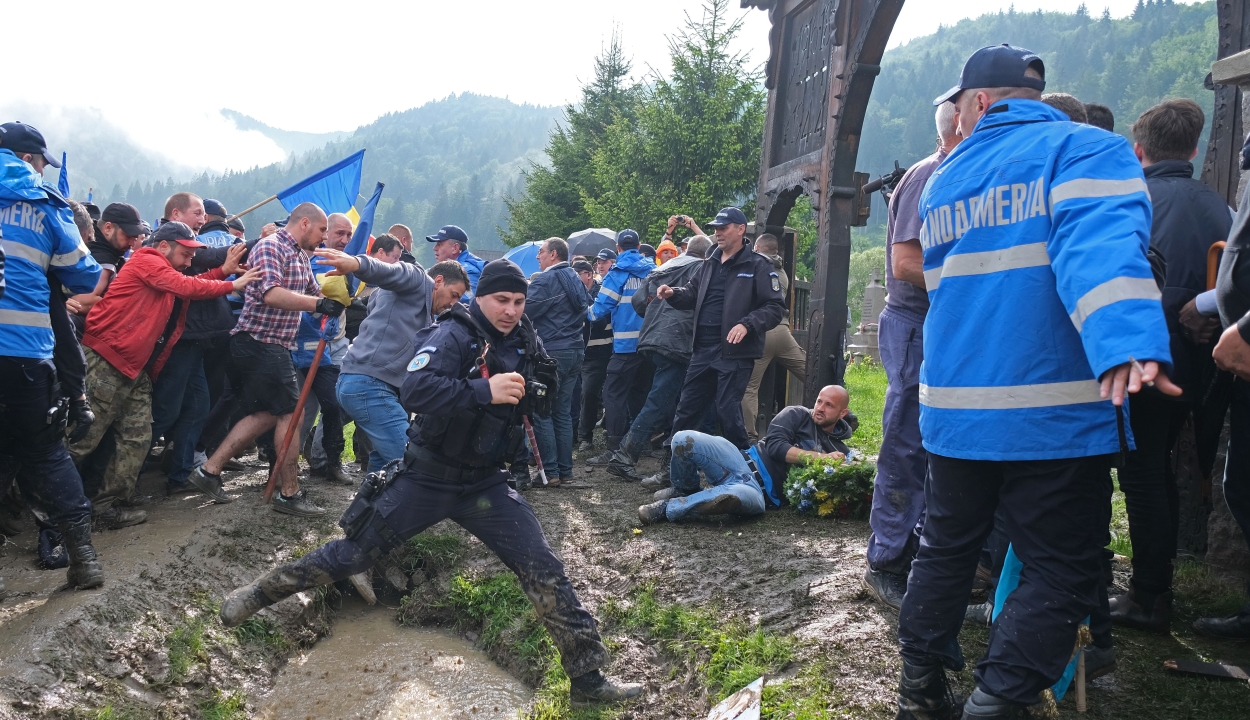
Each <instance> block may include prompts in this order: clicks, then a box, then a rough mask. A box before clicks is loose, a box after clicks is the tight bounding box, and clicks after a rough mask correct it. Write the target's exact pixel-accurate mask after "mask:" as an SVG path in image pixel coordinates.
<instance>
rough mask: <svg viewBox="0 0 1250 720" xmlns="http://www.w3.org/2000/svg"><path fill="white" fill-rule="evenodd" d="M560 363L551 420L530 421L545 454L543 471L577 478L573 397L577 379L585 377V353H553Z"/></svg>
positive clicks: (539, 450) (579, 351) (539, 446)
mask: <svg viewBox="0 0 1250 720" xmlns="http://www.w3.org/2000/svg"><path fill="white" fill-rule="evenodd" d="M547 354H548V355H550V356H551V359H552V360H555V361H556V375H557V376H558V377H559V378H560V380H559V387H558V388H557V390H556V397H555V402H554V403H552V408H551V417H545V418H542V417H533V418H530V419H531V420H532V421H533V424H534V435H535V436H537V438H538V452H539V453H541V454H542V458H543V469H544V470H546V471H547V473H548V474H550V473H551V471H552V470H556V471H558V472H559V477H561V478H571V477H573V395H574V394H575V392H576V390H577V378H579V377H581V374H582V358H583V357H584V354H583V352H582V351H581V350H552V351H550V352H548V353H547Z"/></svg>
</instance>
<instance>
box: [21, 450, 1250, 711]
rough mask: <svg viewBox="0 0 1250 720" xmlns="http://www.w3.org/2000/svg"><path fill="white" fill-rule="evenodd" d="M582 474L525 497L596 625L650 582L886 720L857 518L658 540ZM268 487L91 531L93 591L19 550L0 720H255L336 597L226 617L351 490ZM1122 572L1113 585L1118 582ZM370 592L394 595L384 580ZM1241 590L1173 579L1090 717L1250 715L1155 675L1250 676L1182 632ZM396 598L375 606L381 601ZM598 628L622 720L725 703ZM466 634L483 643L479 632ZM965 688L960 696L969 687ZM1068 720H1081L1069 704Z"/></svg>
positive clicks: (1242, 702)
mask: <svg viewBox="0 0 1250 720" xmlns="http://www.w3.org/2000/svg"><path fill="white" fill-rule="evenodd" d="M641 467H642V469H643V470H644V471H647V472H650V471H654V469H655V467H656V461H655V460H652V459H644V460H643V461H642V465H641ZM576 475H577V480H578V481H579V482H580V483H584V484H585V485H588V486H589V487H587V488H584V489H551V490H546V489H541V490H533V491H530V492H529V493H527V497H528V499H529V500H530V502H531V504H533V506H534V507H535V508H536V510H537V512H538V515H539V518H540V520H541V521H542V523H543V526H544V528H545V529H546V531H547V535H548V537H549V539H550V541H551V544H552V546H553V547H554V548H555V549H556V551H557V552H558V553H559V554H560V555H561V556H562V557H563V559H564V561H565V564H566V566H567V568H568V572H569V575H570V577H571V578H572V580H573V584H574V586H575V587H576V589H577V591H578V593H579V594H580V596H581V597H582V599H583V601H584V602H585V603H586V605H587V606H588V607H589V608H590V609H591V610H592V612H596V613H597V614H599V615H602V614H603V609H604V608H605V606H606V605H607V604H608V603H609V602H610V601H616V602H618V603H619V602H621V601H622V600H626V601H627V599H628V598H629V597H631V596H632V595H633V594H634V593H636V592H637V590H638V588H640V587H644V586H652V587H654V588H655V594H656V596H657V597H658V598H659V599H661V600H662V601H664V602H667V603H680V604H683V605H686V606H689V607H692V608H716V609H717V611H718V612H719V613H721V614H722V615H723V616H724V618H725V619H726V621H730V620H737V621H743V622H746V623H751V624H754V623H758V625H759V626H760V627H762V628H763V629H764V630H765V631H766V632H767V633H771V634H776V635H787V636H792V637H794V638H797V639H798V641H799V643H798V652H797V656H796V660H795V661H794V662H793V663H792V664H791V665H790V666H789V667H785V668H780V669H779V671H780V673H781V674H782V675H783V676H790V677H793V676H795V675H796V674H798V673H800V672H801V670H802V668H803V667H806V666H809V665H810V664H811V663H821V664H822V665H823V667H825V668H827V670H826V672H827V674H828V676H829V677H830V680H831V682H830V684H829V686H830V690H829V691H828V692H827V697H825V698H824V699H823V702H822V704H823V706H824V716H826V717H844V718H886V717H892V716H893V711H892V710H891V705H892V703H893V695H894V686H895V683H896V681H897V673H898V669H899V661H898V655H897V651H896V643H895V623H896V618H895V616H894V615H893V614H892V613H890V612H888V611H887V610H885V609H883V608H882V607H880V606H878V605H876V604H875V603H873V602H872V601H871V600H870V599H869V598H868V596H867V594H866V593H865V592H864V591H863V590H861V588H860V580H859V578H860V575H861V574H862V573H863V569H864V561H863V556H864V550H865V543H866V538H867V534H868V532H867V524H866V523H865V522H848V521H832V520H818V519H815V518H809V517H804V516H799V515H797V514H795V513H792V512H789V511H781V512H770V513H768V514H767V515H766V516H765V517H763V518H762V519H757V520H750V521H744V522H727V523H695V524H686V525H680V526H674V525H668V524H664V525H658V526H652V527H647V528H642V532H641V533H640V534H639V533H636V532H635V529H636V528H638V522H637V515H636V510H637V507H638V505H640V504H642V503H644V502H647V501H648V500H649V494H648V493H647V492H646V491H644V490H643V489H642V488H640V487H638V486H634V485H628V484H625V483H622V482H620V481H618V480H616V479H614V478H611V477H610V476H608V475H607V474H606V473H604V472H602V471H594V472H591V471H589V470H586V469H584V466H582V465H581V464H580V463H579V467H578V469H577V471H576ZM263 478H264V475H263V472H262V471H260V470H259V469H258V470H255V471H253V472H252V473H250V474H246V473H244V474H234V475H233V476H229V475H228V476H227V480H228V482H227V490H228V491H229V492H230V493H231V494H232V495H233V496H235V497H236V498H237V500H236V502H234V503H232V504H230V505H209V504H205V503H203V502H201V500H200V498H199V496H182V497H175V498H164V497H159V498H157V499H156V500H155V501H154V502H153V503H152V504H150V505H147V506H145V507H146V509H147V510H148V511H149V514H150V518H151V519H150V520H149V521H148V523H147V524H145V525H140V526H137V527H132V528H126V529H124V530H119V531H112V532H103V533H99V534H98V535H97V548H98V549H99V552H100V555H101V557H102V559H103V561H104V562H105V568H106V572H107V582H106V584H105V586H104V588H102V589H100V590H95V591H88V592H72V591H68V590H65V589H64V588H63V587H62V586H63V584H64V571H63V570H57V571H46V570H41V569H38V568H37V567H36V565H35V560H34V555H33V548H34V542H35V536H34V532H33V525H32V526H29V529H28V530H27V531H26V532H23V533H22V534H20V535H18V536H16V537H15V538H12V539H10V540H9V541H8V543H7V544H6V546H5V547H4V555H3V558H2V559H0V565H2V568H3V569H2V575H3V577H4V579H5V582H6V584H7V586H8V589H9V591H10V595H9V596H8V597H7V598H6V599H5V600H4V601H3V602H2V603H0V718H9V717H32V718H43V717H58V718H60V717H63V718H121V717H135V718H143V717H162V718H201V717H212V718H224V717H253V716H255V715H256V713H257V709H258V708H259V707H260V706H261V704H262V703H263V700H264V698H265V697H266V695H267V694H268V693H269V692H270V691H271V690H272V688H273V683H274V678H275V676H276V674H277V672H278V670H279V669H280V668H281V667H282V666H283V665H284V664H285V663H286V662H287V661H288V658H291V657H298V656H299V654H300V653H301V652H302V650H303V649H306V648H307V647H308V646H309V645H310V644H311V643H313V642H315V641H316V640H317V638H319V637H321V636H323V635H324V634H326V633H327V632H330V631H332V627H333V621H334V617H335V608H336V607H337V604H338V602H339V597H338V596H339V593H338V591H337V590H330V591H328V592H321V593H317V594H309V595H305V596H301V597H298V598H295V599H291V600H288V601H285V602H283V603H280V604H279V605H277V606H275V608H273V609H270V610H268V611H265V612H264V613H262V614H261V615H260V616H258V617H261V618H262V620H261V621H259V622H258V623H256V624H254V625H253V626H251V631H252V632H250V633H248V634H246V635H244V634H240V633H231V632H227V631H225V630H224V629H223V628H221V626H220V625H219V624H218V623H217V622H216V620H215V611H216V607H217V604H218V603H219V602H220V600H221V598H222V597H223V596H224V594H225V593H226V592H228V591H229V590H230V589H232V588H233V587H235V586H237V585H239V584H242V583H243V582H246V581H249V580H251V579H252V578H254V577H255V576H256V575H258V574H259V573H260V572H262V571H263V570H265V569H267V568H268V567H271V566H272V565H274V564H275V563H277V562H281V561H283V560H285V559H288V558H289V557H291V556H292V554H300V553H302V552H306V551H307V550H309V549H311V548H312V547H315V546H316V545H317V544H319V543H320V542H322V541H324V540H325V539H328V538H331V537H334V536H336V534H337V533H338V528H337V527H336V526H335V521H336V520H337V517H338V514H339V513H340V512H341V510H342V509H343V508H344V507H345V506H346V503H347V501H348V499H349V497H350V494H351V489H350V488H347V487H341V486H330V485H328V484H326V483H325V482H324V481H320V480H308V481H307V482H306V487H308V488H309V491H310V495H311V497H312V499H313V500H314V501H315V502H318V503H320V504H322V505H324V506H326V507H327V508H329V509H330V513H329V514H328V515H327V516H326V518H324V519H322V520H320V521H317V522H310V521H307V520H297V519H294V518H288V517H285V516H281V515H277V514H275V513H273V512H272V511H270V510H269V509H268V508H267V507H264V506H263V505H261V504H260V495H259V489H260V487H261V483H262V482H263ZM160 487H161V486H160V478H159V476H154V475H148V476H145V478H144V480H143V484H142V485H141V488H140V492H149V493H151V492H159V491H160ZM455 531H456V530H455V529H454V528H450V527H447V526H439V527H436V528H434V529H432V530H431V532H455ZM466 551H467V552H466V555H465V558H464V560H463V562H464V563H465V564H466V565H468V566H471V567H474V568H475V571H480V572H495V571H500V572H502V571H503V567H502V565H499V564H498V562H497V561H495V560H494V559H493V558H492V557H491V556H490V555H489V553H487V552H486V551H485V548H484V547H483V546H482V545H481V544H480V543H477V542H476V541H473V540H469V541H468V542H467V544H466ZM1126 570H1127V568H1124V567H1121V568H1120V569H1119V570H1118V572H1119V575H1118V577H1117V580H1118V581H1119V582H1120V583H1121V584H1123V583H1124V582H1125V581H1126V579H1127V575H1126ZM376 582H377V583H378V585H379V590H381V589H383V587H384V583H385V581H384V580H382V579H381V578H379V579H378V580H377V581H376ZM1232 587H1233V586H1232V585H1229V584H1227V583H1226V582H1225V581H1223V580H1220V579H1216V578H1212V577H1210V576H1209V575H1207V574H1206V573H1205V572H1201V571H1198V570H1196V569H1190V570H1187V571H1186V572H1183V573H1181V579H1180V580H1179V581H1178V609H1177V614H1178V618H1177V619H1176V621H1174V623H1173V626H1174V633H1173V635H1172V636H1169V637H1156V636H1149V635H1146V634H1143V633H1135V632H1131V631H1124V632H1117V643H1118V646H1119V648H1120V653H1121V654H1120V658H1121V669H1120V670H1119V671H1118V672H1117V673H1115V674H1114V675H1112V676H1109V677H1108V678H1104V679H1102V680H1099V681H1098V682H1097V683H1095V684H1094V685H1093V686H1092V687H1091V690H1090V697H1089V707H1090V712H1089V714H1088V715H1086V716H1088V717H1099V718H1117V717H1121V718H1122V717H1134V718H1141V719H1145V718H1245V717H1250V710H1248V709H1247V708H1250V687H1248V686H1246V685H1244V684H1236V683H1215V682H1209V681H1203V680H1189V679H1178V678H1173V677H1170V676H1166V675H1164V673H1163V672H1162V670H1161V663H1162V660H1163V659H1165V658H1167V657H1189V658H1198V659H1205V660H1213V659H1220V660H1225V661H1232V662H1241V663H1243V664H1250V645H1248V644H1241V645H1238V644H1221V643H1213V642H1210V641H1206V640H1203V639H1201V638H1198V637H1197V636H1195V635H1194V634H1193V633H1192V631H1190V630H1188V626H1189V623H1190V622H1191V621H1192V619H1193V617H1195V616H1196V615H1198V614H1200V613H1202V612H1209V611H1211V610H1212V609H1213V608H1215V609H1226V608H1228V607H1229V606H1230V604H1233V603H1235V602H1236V601H1237V600H1238V597H1237V595H1236V593H1235V592H1234V591H1232V590H1231V588H1232ZM344 592H348V593H350V591H346V590H345V591H344ZM396 600H397V595H394V596H388V595H387V594H386V593H383V597H382V602H383V604H397V603H396V602H395V601H396ZM245 627H248V626H245ZM396 627H397V632H402V630H401V629H399V628H398V625H397V626H396ZM603 629H604V633H605V636H606V638H607V640H608V643H609V646H610V647H612V648H613V650H614V660H613V664H612V666H611V668H610V669H609V671H610V673H611V674H613V675H616V676H618V677H621V678H623V679H626V680H630V681H637V682H644V683H646V685H647V688H648V692H647V695H646V697H645V698H644V699H643V700H641V701H639V702H636V703H633V704H631V705H629V706H627V707H624V708H622V709H621V711H620V714H619V717H622V718H649V719H650V718H660V719H663V718H674V719H676V718H694V717H704V716H706V714H707V711H708V708H709V707H710V704H711V703H712V702H713V701H714V700H715V699H716V698H715V697H709V691H708V690H707V689H706V688H704V687H702V686H701V685H700V683H699V682H698V678H697V673H693V672H691V669H690V668H689V667H685V666H683V665H681V664H680V663H676V662H674V660H673V658H671V657H670V656H668V655H667V654H666V653H665V652H664V651H663V650H661V649H659V644H658V643H656V642H655V641H654V639H653V638H650V637H648V636H647V634H646V633H645V632H644V631H635V632H627V631H625V630H624V629H623V628H621V627H618V626H616V625H614V624H613V623H612V622H606V623H604V626H603ZM461 631H462V632H463V633H464V634H465V636H466V637H468V638H470V639H473V640H475V639H476V634H475V633H473V632H472V631H471V629H466V628H463V627H462V628H461ZM985 638H986V633H985V631H984V630H976V629H970V630H967V631H965V633H964V635H963V638H962V639H963V642H964V649H965V654H966V655H967V656H968V658H969V659H970V660H974V659H975V658H977V657H978V656H979V655H980V653H981V652H982V651H983V649H984V642H985ZM528 679H531V680H532V678H528ZM327 682H333V677H331V678H329V679H328V680H327ZM959 682H960V683H961V684H962V685H963V687H964V688H965V689H967V688H968V687H969V686H970V684H971V674H970V672H967V671H966V672H965V673H963V675H962V676H961V677H960V678H959ZM765 712H766V716H770V713H769V712H768V708H765ZM1061 715H1062V716H1064V717H1077V714H1076V713H1075V711H1074V709H1073V706H1072V701H1071V699H1069V700H1067V701H1065V703H1064V704H1063V705H1061ZM309 717H316V715H310V716H309Z"/></svg>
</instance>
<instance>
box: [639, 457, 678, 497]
mask: <svg viewBox="0 0 1250 720" xmlns="http://www.w3.org/2000/svg"><path fill="white" fill-rule="evenodd" d="M672 464H673V448H671V447H666V448H664V459H663V460H661V461H660V471H659V472H658V473H656V474H654V475H648V476H647V477H645V478H643V479H642V485H643V487H648V488H661V487H667V486H668V485H669V478H668V468H669V466H670V465H672Z"/></svg>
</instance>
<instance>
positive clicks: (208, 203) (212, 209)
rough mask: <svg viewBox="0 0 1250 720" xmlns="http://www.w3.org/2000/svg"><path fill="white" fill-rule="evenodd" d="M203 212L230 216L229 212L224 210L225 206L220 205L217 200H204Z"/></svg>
mask: <svg viewBox="0 0 1250 720" xmlns="http://www.w3.org/2000/svg"><path fill="white" fill-rule="evenodd" d="M204 214H205V215H216V216H218V217H230V213H228V212H226V206H225V205H222V204H221V202H220V201H218V200H205V201H204Z"/></svg>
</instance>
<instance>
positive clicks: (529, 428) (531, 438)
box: [477, 343, 547, 485]
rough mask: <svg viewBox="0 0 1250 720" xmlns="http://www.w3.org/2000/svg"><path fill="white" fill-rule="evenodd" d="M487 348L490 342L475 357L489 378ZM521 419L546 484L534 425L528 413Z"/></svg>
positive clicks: (483, 373)
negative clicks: (478, 355) (480, 354)
mask: <svg viewBox="0 0 1250 720" xmlns="http://www.w3.org/2000/svg"><path fill="white" fill-rule="evenodd" d="M487 350H490V343H486V347H484V348H482V356H481V357H480V358H478V359H477V360H478V362H477V371H478V373H480V374H481V376H482V377H483V378H486V379H487V380H489V379H490V370H489V369H487V367H486V351H487ZM521 421H522V422H523V423H525V437H526V438H528V439H529V441H530V450H532V451H534V462H536V463H538V477H540V478H542V481H543V485H546V484H547V471H546V470H544V469H543V456H542V454H541V453H540V452H538V438H537V437H535V436H534V426H533V425H531V424H530V418H529V415H522V416H521Z"/></svg>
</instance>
